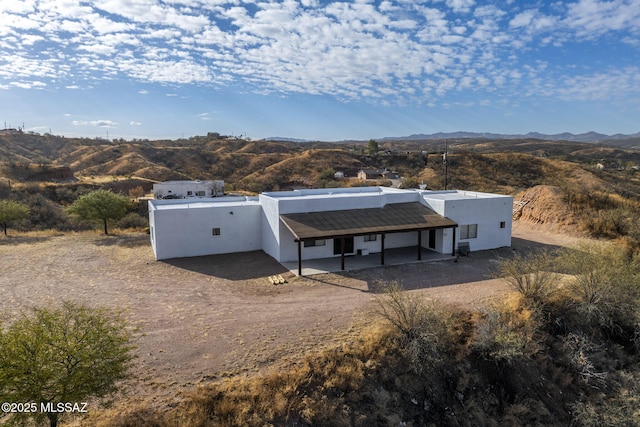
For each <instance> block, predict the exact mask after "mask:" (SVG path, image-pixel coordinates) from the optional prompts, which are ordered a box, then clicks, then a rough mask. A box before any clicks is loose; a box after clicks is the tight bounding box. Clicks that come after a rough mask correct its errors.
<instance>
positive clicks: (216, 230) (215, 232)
mask: <svg viewBox="0 0 640 427" xmlns="http://www.w3.org/2000/svg"><path fill="white" fill-rule="evenodd" d="M211 235H212V236H213V237H219V236H220V229H219V228H217V227H216V228H212V229H211Z"/></svg>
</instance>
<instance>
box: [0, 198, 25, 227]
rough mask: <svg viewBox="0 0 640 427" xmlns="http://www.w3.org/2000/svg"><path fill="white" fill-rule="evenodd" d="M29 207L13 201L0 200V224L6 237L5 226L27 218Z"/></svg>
mask: <svg viewBox="0 0 640 427" xmlns="http://www.w3.org/2000/svg"><path fill="white" fill-rule="evenodd" d="M29 212H30V209H29V206H27V205H24V204H22V203H19V202H16V201H13V200H0V224H1V225H2V229H3V231H4V235H5V236H6V235H7V224H8V223H10V222H13V221H19V220H21V219H25V218H27V217H28V216H29Z"/></svg>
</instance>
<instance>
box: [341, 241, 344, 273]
mask: <svg viewBox="0 0 640 427" xmlns="http://www.w3.org/2000/svg"><path fill="white" fill-rule="evenodd" d="M340 269H341V270H344V237H341V238H340Z"/></svg>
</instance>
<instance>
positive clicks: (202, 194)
mask: <svg viewBox="0 0 640 427" xmlns="http://www.w3.org/2000/svg"><path fill="white" fill-rule="evenodd" d="M205 194H206V193H205V192H204V191H196V196H198V197H204V195H205Z"/></svg>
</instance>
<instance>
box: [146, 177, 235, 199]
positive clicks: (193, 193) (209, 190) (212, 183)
mask: <svg viewBox="0 0 640 427" xmlns="http://www.w3.org/2000/svg"><path fill="white" fill-rule="evenodd" d="M223 195H224V181H222V180H208V181H199V180H198V181H165V182H158V183H156V184H153V197H155V198H156V199H188V198H194V197H198V198H202V197H204V198H206V197H218V196H223Z"/></svg>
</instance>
